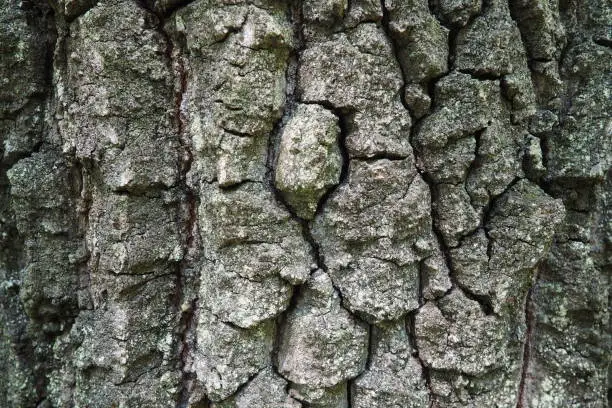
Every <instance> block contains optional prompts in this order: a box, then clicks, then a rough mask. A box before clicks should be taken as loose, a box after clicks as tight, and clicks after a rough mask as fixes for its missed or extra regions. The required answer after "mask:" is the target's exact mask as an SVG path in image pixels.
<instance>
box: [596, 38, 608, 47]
mask: <svg viewBox="0 0 612 408" xmlns="http://www.w3.org/2000/svg"><path fill="white" fill-rule="evenodd" d="M593 42H594V43H595V44H597V45H601V46H602V47H606V48H612V40H611V39H609V38H603V37H599V38H593Z"/></svg>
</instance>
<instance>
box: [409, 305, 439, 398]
mask: <svg viewBox="0 0 612 408" xmlns="http://www.w3.org/2000/svg"><path fill="white" fill-rule="evenodd" d="M417 313H418V309H417V310H413V311H412V312H410V313H408V315H407V316H406V332H407V334H408V341H409V342H410V347H412V350H413V352H412V356H413V357H414V358H416V359H417V361H418V362H419V364H420V365H421V373H422V376H423V379H424V380H425V386H426V387H427V391H428V393H429V407H430V408H431V407H433V406H434V404H435V402H436V401H435V397H434V395H435V394H434V391H433V387H432V385H431V370H430V368H429V367H428V366H427V364H426V363H425V361H424V360H423V358H422V357H421V355H420V354H419V347H418V344H417V340H416V315H417Z"/></svg>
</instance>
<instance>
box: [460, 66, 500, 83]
mask: <svg viewBox="0 0 612 408" xmlns="http://www.w3.org/2000/svg"><path fill="white" fill-rule="evenodd" d="M457 71H458V72H461V73H462V74H467V75H469V76H470V77H472V79H477V80H479V81H500V80H501V79H502V77H503V76H502V75H498V74H495V73H492V72H483V71H478V70H471V69H459V70H457Z"/></svg>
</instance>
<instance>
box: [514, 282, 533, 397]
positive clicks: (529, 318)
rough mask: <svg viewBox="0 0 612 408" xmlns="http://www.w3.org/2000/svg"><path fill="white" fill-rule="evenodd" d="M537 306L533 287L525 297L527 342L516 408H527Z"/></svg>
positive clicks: (525, 343) (524, 346)
mask: <svg viewBox="0 0 612 408" xmlns="http://www.w3.org/2000/svg"><path fill="white" fill-rule="evenodd" d="M537 279H538V274H537V273H536V274H535V275H534V280H533V281H534V282H537ZM534 309H535V304H534V300H533V286H532V287H531V288H529V291H528V292H527V296H526V297H525V324H526V333H525V342H524V344H523V361H522V363H521V379H520V382H519V388H518V396H517V403H516V408H527V407H528V406H529V405H528V402H527V395H526V389H527V380H528V376H529V363H530V361H531V347H532V341H533V331H534V326H535V310H534Z"/></svg>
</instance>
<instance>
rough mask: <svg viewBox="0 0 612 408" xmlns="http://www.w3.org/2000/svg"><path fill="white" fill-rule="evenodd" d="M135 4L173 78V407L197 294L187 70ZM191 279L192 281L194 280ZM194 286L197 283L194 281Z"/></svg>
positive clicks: (161, 19) (171, 43)
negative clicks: (160, 43) (178, 251)
mask: <svg viewBox="0 0 612 408" xmlns="http://www.w3.org/2000/svg"><path fill="white" fill-rule="evenodd" d="M136 1H137V3H138V5H139V6H140V7H141V8H143V9H144V10H146V11H147V12H149V13H150V14H152V15H153V16H154V17H155V18H156V20H157V21H156V25H155V30H156V31H157V32H158V33H159V34H160V35H161V36H162V38H163V40H164V42H165V44H166V50H165V58H166V61H167V63H168V65H169V68H170V72H171V73H172V75H173V78H174V106H173V113H172V121H173V124H174V127H175V129H176V131H177V141H178V144H179V152H178V166H179V189H180V192H181V201H180V205H179V209H178V214H177V220H178V223H179V225H180V231H179V234H180V235H181V237H182V240H183V242H184V246H183V248H184V253H183V256H182V259H181V261H180V262H179V263H178V264H177V267H176V272H175V274H176V283H175V284H176V290H175V295H174V306H175V309H176V313H177V314H178V315H179V316H180V317H179V322H178V330H179V333H178V339H177V343H178V360H179V361H178V363H179V369H180V371H181V379H180V384H179V391H178V396H177V402H176V406H177V407H186V406H188V403H189V398H190V393H191V389H190V388H191V382H192V380H193V378H192V377H193V375H192V373H190V372H188V371H187V368H188V365H189V360H190V351H191V347H190V346H191V343H193V342H194V341H195V339H193V338H192V337H193V334H194V330H195V326H196V322H197V321H196V318H195V317H196V311H197V303H198V298H197V297H193V298H192V299H189V296H190V295H193V293H191V291H192V290H194V289H193V288H189V287H188V286H189V285H188V283H191V281H195V282H197V280H198V277H197V272H196V270H195V268H194V264H195V263H196V259H197V252H198V248H199V246H200V240H199V233H198V228H199V227H198V198H197V194H196V193H195V192H194V191H193V189H192V188H191V186H190V185H189V183H188V180H187V176H188V173H189V171H190V170H191V166H192V162H193V154H192V151H191V140H190V139H189V135H188V134H187V132H186V126H187V117H186V115H185V112H184V109H183V108H184V104H185V94H186V92H187V84H188V71H187V68H186V66H185V59H184V58H183V52H184V50H182V49H181V44H180V43H179V42H178V41H177V40H175V39H174V38H172V36H171V35H170V33H168V32H167V31H166V29H165V27H164V24H165V17H166V15H164V14H163V13H162V12H161V11H158V10H156V9H154V8H153V7H151V6H149V5H148V4H147V3H146V2H145V1H144V0H136ZM195 282H194V283H195ZM194 286H197V283H195V284H194Z"/></svg>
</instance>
